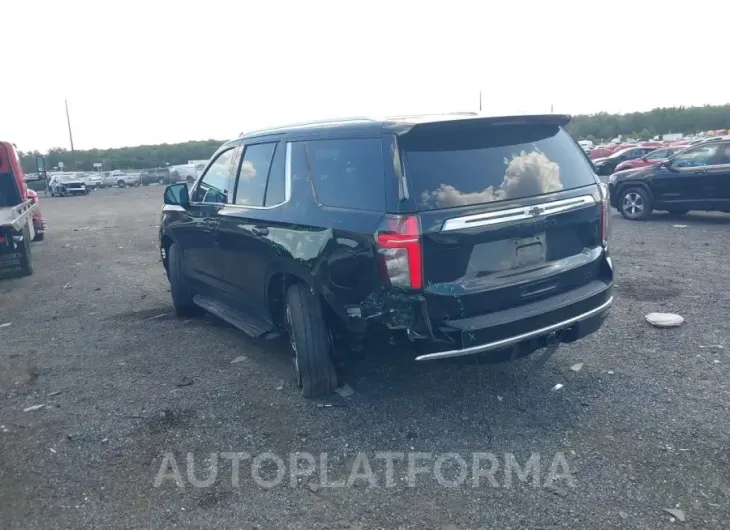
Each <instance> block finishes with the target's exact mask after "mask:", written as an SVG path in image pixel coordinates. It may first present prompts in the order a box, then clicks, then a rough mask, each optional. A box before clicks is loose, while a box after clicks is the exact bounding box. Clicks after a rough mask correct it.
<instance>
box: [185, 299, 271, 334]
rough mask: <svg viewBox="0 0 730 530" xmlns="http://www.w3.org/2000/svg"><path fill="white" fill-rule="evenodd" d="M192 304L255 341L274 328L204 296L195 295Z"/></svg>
mask: <svg viewBox="0 0 730 530" xmlns="http://www.w3.org/2000/svg"><path fill="white" fill-rule="evenodd" d="M193 303H194V304H195V305H197V306H198V307H200V308H202V309H205V310H206V311H207V312H208V313H210V314H212V315H215V316H217V317H218V318H220V319H221V320H225V321H226V322H228V323H229V324H230V325H231V326H233V327H235V328H238V329H240V330H241V331H243V332H244V333H245V334H246V335H248V336H249V337H251V338H254V339H257V338H259V337H261V336H262V335H265V334H266V333H269V332H270V331H272V330H273V329H274V328H273V326H272V325H271V324H267V323H266V322H264V321H262V320H260V319H258V318H255V317H252V316H250V315H248V314H246V313H243V312H241V311H238V310H237V309H233V308H232V307H230V306H228V305H226V304H223V303H221V302H219V301H217V300H211V299H210V298H206V297H204V296H200V295H196V296H195V297H194V298H193Z"/></svg>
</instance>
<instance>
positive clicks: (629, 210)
mask: <svg viewBox="0 0 730 530" xmlns="http://www.w3.org/2000/svg"><path fill="white" fill-rule="evenodd" d="M652 209H653V206H652V203H651V198H650V197H649V194H648V193H647V192H646V190H644V189H643V188H627V189H625V190H622V191H621V193H620V194H619V199H618V211H619V212H620V213H621V215H623V216H624V218H626V219H628V220H630V221H641V220H644V219H647V218H648V217H649V216H650V215H651V212H652Z"/></svg>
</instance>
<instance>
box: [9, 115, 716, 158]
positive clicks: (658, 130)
mask: <svg viewBox="0 0 730 530" xmlns="http://www.w3.org/2000/svg"><path fill="white" fill-rule="evenodd" d="M728 127H730V104H729V105H705V106H703V107H670V108H656V109H652V110H650V111H648V112H630V113H628V114H608V113H605V112H601V113H599V114H590V115H577V116H573V119H572V121H571V123H570V124H569V125H568V130H569V132H570V133H571V134H572V135H573V136H574V137H575V138H576V139H578V140H592V141H594V142H599V141H601V140H606V141H608V140H611V139H613V138H616V137H617V136H618V135H623V136H624V137H632V138H637V139H642V140H648V139H649V138H653V137H654V136H656V135H661V134H667V133H678V132H679V133H684V134H694V133H698V132H701V131H710V130H718V129H726V128H728ZM222 143H223V142H222V141H220V140H203V141H191V142H184V143H180V144H161V145H139V146H136V147H121V148H118V149H88V150H84V151H76V152H75V153H73V154H72V153H71V151H69V150H68V149H64V148H62V147H54V148H52V149H50V150H49V151H48V153H47V154H46V155H45V156H46V167H48V168H49V169H50V168H53V167H58V163H59V162H63V167H64V169H66V170H77V171H93V170H94V164H95V163H101V164H102V169H104V170H112V169H145V168H153V167H164V166H165V165H167V164H169V165H171V166H172V165H176V164H185V163H186V162H187V161H188V160H202V159H208V158H210V156H211V155H212V154H213V153H214V152H215V150H216V149H217V148H218V147H219V146H220V145H221V144H222ZM38 154H40V153H38V152H37V151H33V152H24V153H21V161H22V163H23V169H24V170H25V171H26V172H35V170H36V167H35V164H36V163H35V157H36V155H38Z"/></svg>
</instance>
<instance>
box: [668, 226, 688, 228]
mask: <svg viewBox="0 0 730 530" xmlns="http://www.w3.org/2000/svg"><path fill="white" fill-rule="evenodd" d="M672 226H674V228H687V227H688V225H672Z"/></svg>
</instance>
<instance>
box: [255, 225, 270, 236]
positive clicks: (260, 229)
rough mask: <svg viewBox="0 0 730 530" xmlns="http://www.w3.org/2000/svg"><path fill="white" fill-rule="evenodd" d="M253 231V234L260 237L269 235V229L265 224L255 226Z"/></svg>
mask: <svg viewBox="0 0 730 530" xmlns="http://www.w3.org/2000/svg"><path fill="white" fill-rule="evenodd" d="M251 232H252V233H253V235H255V236H259V237H263V236H268V235H269V229H268V228H266V227H265V226H254V227H253V228H252V229H251Z"/></svg>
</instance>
